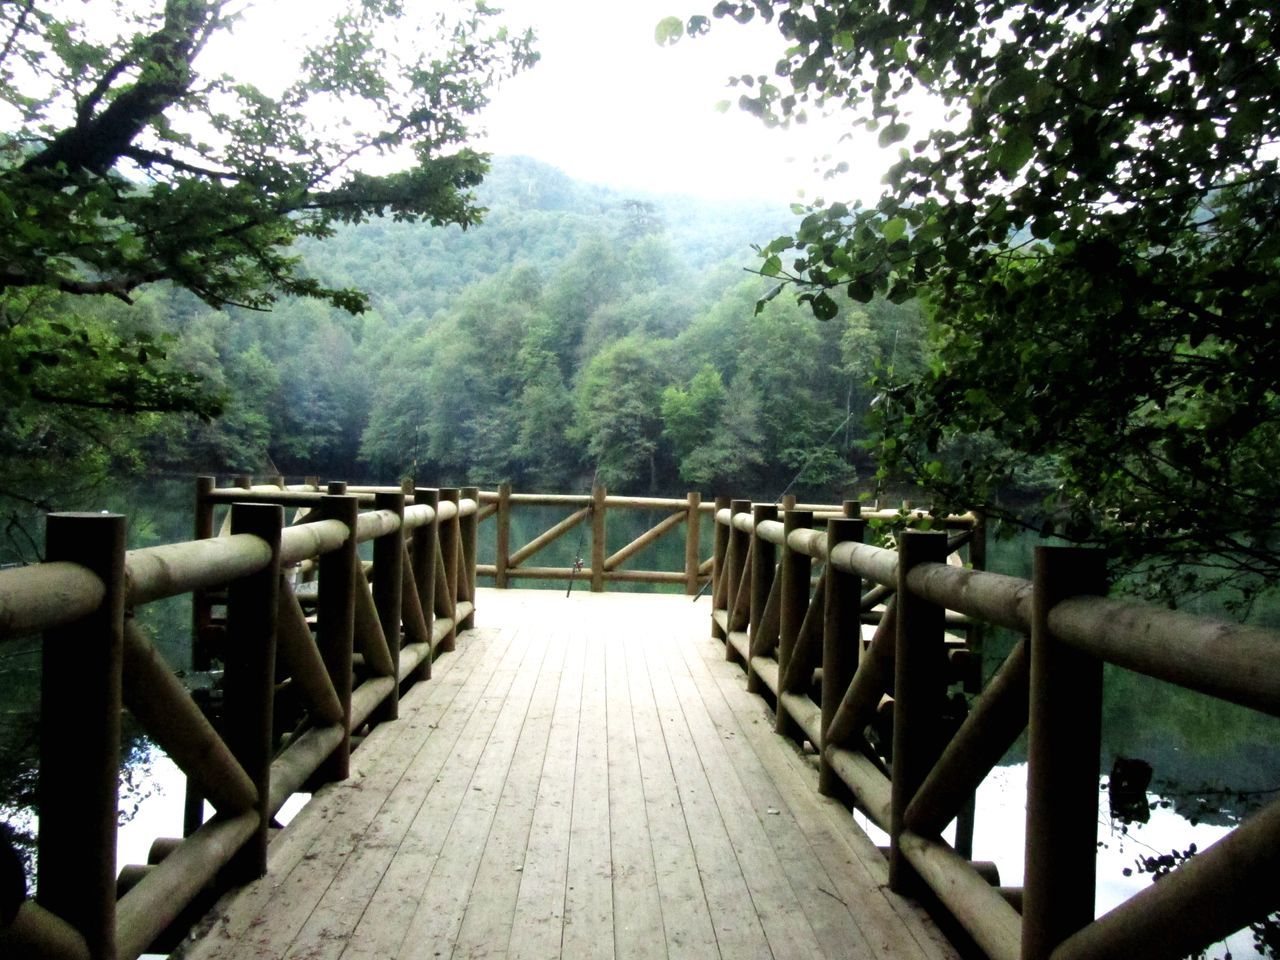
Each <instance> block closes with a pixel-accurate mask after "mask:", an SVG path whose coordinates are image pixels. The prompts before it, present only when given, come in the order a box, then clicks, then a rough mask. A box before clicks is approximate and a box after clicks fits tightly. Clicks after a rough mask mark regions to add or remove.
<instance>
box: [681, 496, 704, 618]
mask: <svg viewBox="0 0 1280 960" xmlns="http://www.w3.org/2000/svg"><path fill="white" fill-rule="evenodd" d="M686 501H687V503H688V506H687V507H686V508H685V509H686V511H687V515H686V517H685V523H684V525H685V531H684V592H685V596H689V597H696V596H697V595H698V591H699V589H700V584H699V583H698V579H699V578H698V567H699V566H700V565H701V563H702V560H701V558H700V554H701V552H702V494H700V493H697V492H696V491H690V493H689V494H688V495H687V497H686Z"/></svg>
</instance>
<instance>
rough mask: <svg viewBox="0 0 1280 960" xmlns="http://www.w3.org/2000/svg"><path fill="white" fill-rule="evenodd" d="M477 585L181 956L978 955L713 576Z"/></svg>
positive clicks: (918, 959)
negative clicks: (866, 828)
mask: <svg viewBox="0 0 1280 960" xmlns="http://www.w3.org/2000/svg"><path fill="white" fill-rule="evenodd" d="M476 606H477V609H478V610H479V611H480V613H479V615H478V624H479V627H478V629H476V630H473V631H469V632H467V633H464V634H463V635H462V637H461V639H460V642H459V644H458V649H457V651H456V652H452V653H446V654H444V655H443V656H442V657H441V658H440V659H439V660H437V662H436V664H435V675H434V678H433V679H432V681H431V682H429V683H425V684H418V685H417V686H415V687H413V688H412V689H411V690H410V691H409V693H408V694H407V695H406V696H405V698H404V699H403V700H402V701H401V705H400V719H399V720H398V721H396V722H393V723H387V724H382V725H380V726H378V727H376V728H375V729H374V731H373V732H372V733H371V734H370V736H369V737H368V739H367V740H366V741H365V743H364V744H363V745H362V746H361V748H360V750H359V751H357V752H356V753H355V754H354V755H353V758H352V775H351V777H350V778H349V779H347V780H346V781H343V782H339V783H334V784H331V785H328V786H325V787H323V788H322V789H321V790H320V792H319V793H318V794H317V795H316V797H315V798H314V799H313V801H312V802H311V803H309V804H308V805H307V806H306V807H305V808H304V809H303V810H302V812H301V813H300V814H299V815H298V816H297V817H296V819H295V820H294V821H293V822H292V823H290V825H289V826H288V827H287V828H286V829H285V830H284V831H283V833H282V834H281V835H280V836H279V837H277V838H276V840H275V841H274V842H273V843H272V845H271V854H270V866H269V870H268V873H267V874H266V876H264V877H263V878H261V879H259V880H258V881H256V882H254V883H252V884H250V885H248V886H247V887H243V888H241V889H239V890H236V891H234V892H232V893H230V894H228V895H227V896H226V897H225V898H224V899H223V901H221V902H220V903H219V905H218V907H217V908H216V909H215V911H214V912H213V913H212V914H211V915H210V917H209V918H208V919H207V921H206V922H205V924H204V925H203V927H202V928H201V929H199V930H198V931H197V934H196V936H197V937H198V938H197V939H193V940H191V941H188V943H187V945H186V946H185V948H184V950H183V951H181V952H182V954H183V955H185V956H187V957H192V958H202V960H204V958H216V957H227V958H232V957H234V958H243V957H263V958H268V957H280V958H286V957H287V958H308V960H313V958H330V957H332V958H338V957H342V958H356V957H369V958H380V960H382V958H391V957H398V958H409V957H425V958H436V957H444V958H448V957H456V958H472V957H475V958H479V957H512V958H515V957H520V958H548V957H569V958H591V957H614V956H616V957H638V958H649V957H672V958H676V957H679V958H685V957H688V958H700V957H732V958H735V960H738V958H765V957H778V958H782V957H835V958H895V960H896V958H902V960H924V958H945V957H954V956H956V954H955V951H954V949H953V948H952V947H951V946H949V945H948V944H947V943H946V941H945V940H944V939H943V938H942V936H941V935H940V934H939V933H938V931H937V930H936V929H935V928H934V927H933V925H932V923H931V921H929V920H928V919H927V918H926V917H925V915H924V913H923V911H922V910H920V909H919V908H918V907H916V906H915V905H914V904H912V903H910V902H908V901H906V900H903V899H902V898H900V897H898V896H897V895H895V894H893V893H892V892H890V891H889V890H888V889H887V888H886V886H885V884H886V879H887V874H886V867H885V861H884V858H883V857H882V856H881V855H880V853H879V852H878V851H877V850H876V849H875V848H874V846H872V844H871V843H870V841H869V840H867V838H866V837H865V836H864V835H863V834H862V833H861V832H860V831H859V830H858V829H857V828H856V827H855V826H854V824H853V822H852V820H851V818H850V816H849V814H848V812H847V811H846V810H845V809H844V808H843V807H842V806H840V805H839V804H837V803H835V802H833V801H829V800H827V799H825V798H823V797H821V796H819V795H818V793H817V791H816V777H815V775H814V773H813V766H812V763H811V761H810V760H808V759H807V758H805V757H804V756H802V755H800V754H799V753H798V752H797V750H796V749H795V747H794V746H793V745H792V744H791V743H789V742H788V741H785V740H783V739H782V738H780V737H778V736H777V735H775V734H774V732H773V727H772V722H771V719H770V718H769V717H768V715H767V713H766V710H765V707H764V706H763V703H762V701H761V700H760V699H759V698H757V697H755V696H753V695H750V694H748V693H746V692H745V690H744V682H743V673H742V671H741V669H740V668H739V667H737V666H735V665H732V664H729V663H726V662H725V660H724V647H723V645H722V644H720V643H717V642H715V641H713V640H711V639H710V629H709V627H710V616H709V613H710V604H709V603H708V602H707V601H706V600H705V599H704V600H703V601H702V602H700V603H697V604H694V603H691V602H690V601H689V598H688V597H676V596H654V595H642V596H638V595H628V594H589V593H586V592H585V591H584V592H575V593H574V595H573V596H572V597H570V598H568V599H566V598H565V596H564V594H563V593H562V592H559V591H531V590H503V591H498V590H483V591H481V597H480V598H479V602H478V603H477V605H476Z"/></svg>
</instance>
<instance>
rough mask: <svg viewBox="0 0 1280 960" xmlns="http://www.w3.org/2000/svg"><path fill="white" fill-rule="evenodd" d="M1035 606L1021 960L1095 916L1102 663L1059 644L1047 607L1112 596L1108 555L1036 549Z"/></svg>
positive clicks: (1036, 959) (1039, 959)
mask: <svg viewBox="0 0 1280 960" xmlns="http://www.w3.org/2000/svg"><path fill="white" fill-rule="evenodd" d="M1034 582H1035V586H1034V589H1033V593H1032V606H1031V706H1030V713H1029V730H1028V740H1027V846H1026V867H1025V872H1024V881H1023V882H1024V889H1023V897H1022V917H1023V920H1022V957H1023V960H1044V958H1047V957H1048V956H1049V954H1051V953H1052V952H1053V950H1054V948H1055V947H1057V945H1058V944H1059V943H1061V942H1062V941H1063V940H1065V939H1066V938H1067V937H1069V936H1070V935H1071V934H1073V933H1075V932H1076V931H1077V930H1079V929H1080V928H1081V927H1083V926H1085V925H1086V924H1088V923H1090V922H1091V921H1092V920H1093V901H1094V887H1095V880H1094V877H1095V870H1096V863H1095V861H1096V859H1097V853H1098V848H1097V842H1098V755H1099V752H1100V750H1101V744H1102V662H1101V661H1100V660H1098V659H1096V658H1094V657H1091V656H1089V655H1088V654H1086V653H1082V652H1080V651H1078V650H1074V649H1072V648H1071V647H1068V646H1067V645H1066V644H1064V643H1061V642H1060V641H1058V640H1057V639H1056V638H1055V637H1054V636H1053V635H1052V634H1051V633H1050V631H1049V611H1050V610H1051V609H1052V608H1053V607H1054V606H1055V605H1056V604H1057V603H1059V602H1061V601H1062V600H1065V599H1067V598H1068V597H1073V596H1079V595H1081V594H1102V593H1104V592H1105V590H1106V560H1105V557H1104V556H1103V554H1102V553H1100V552H1098V551H1093V550H1082V549H1079V548H1074V547H1037V548H1036V553H1035V574H1034Z"/></svg>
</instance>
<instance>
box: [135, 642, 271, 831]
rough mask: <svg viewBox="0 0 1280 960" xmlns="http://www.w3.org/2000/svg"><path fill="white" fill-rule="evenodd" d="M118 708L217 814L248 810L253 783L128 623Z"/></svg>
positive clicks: (253, 800)
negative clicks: (121, 698)
mask: <svg viewBox="0 0 1280 960" xmlns="http://www.w3.org/2000/svg"><path fill="white" fill-rule="evenodd" d="M123 654H124V676H123V695H124V705H125V706H126V707H128V709H129V712H130V713H132V714H133V715H134V717H136V718H137V719H138V722H140V723H141V724H142V726H143V728H144V729H145V730H146V731H147V735H148V736H149V737H151V739H153V740H154V741H155V742H156V743H157V744H158V745H159V746H160V748H161V749H162V750H164V752H165V753H167V754H168V755H169V757H170V758H171V759H172V760H173V762H174V763H176V764H177V765H178V766H179V767H180V768H181V769H182V772H183V773H185V774H186V775H187V778H188V779H189V780H192V781H194V783H195V785H196V788H197V789H198V790H199V792H200V794H201V795H202V796H203V797H207V798H208V799H209V801H210V802H211V803H212V804H213V805H214V808H215V809H217V810H218V811H219V812H220V813H223V814H238V813H243V812H244V811H246V810H252V809H253V808H254V807H255V806H256V805H257V802H258V791H257V788H256V787H255V786H254V784H253V781H252V780H251V779H250V778H249V775H248V774H247V773H246V772H245V770H244V768H243V767H242V766H240V764H239V762H238V761H237V760H236V758H235V756H234V755H233V754H232V753H231V750H230V749H229V748H228V747H227V745H226V744H225V743H224V742H223V740H222V738H221V737H219V736H218V734H217V731H215V730H214V729H213V724H211V723H210V722H209V720H208V718H206V717H205V715H204V714H203V713H202V712H201V711H200V708H199V707H197V706H196V704H195V702H194V701H193V700H192V699H191V696H190V695H189V694H188V693H187V691H186V689H185V688H184V687H183V686H182V681H180V680H179V679H178V678H177V677H176V676H174V674H173V671H172V670H170V669H169V665H168V664H167V663H165V662H164V660H163V658H161V656H160V654H159V653H158V652H156V649H155V647H153V646H152V645H151V641H150V640H148V639H147V638H146V636H145V635H144V634H143V632H142V630H141V629H139V627H138V626H137V624H136V623H135V622H134V621H133V620H132V619H130V620H128V621H126V622H125V626H124V646H123Z"/></svg>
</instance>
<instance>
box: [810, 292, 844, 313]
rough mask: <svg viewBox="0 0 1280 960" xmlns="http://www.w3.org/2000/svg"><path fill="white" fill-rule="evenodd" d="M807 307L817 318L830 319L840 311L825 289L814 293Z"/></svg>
mask: <svg viewBox="0 0 1280 960" xmlns="http://www.w3.org/2000/svg"><path fill="white" fill-rule="evenodd" d="M809 307H810V309H811V310H813V315H814V316H815V317H817V318H818V319H819V320H831V319H834V318H835V316H836V315H837V314H838V313H839V312H840V307H839V306H838V305H837V304H836V302H835V300H833V299H832V298H831V295H830V294H829V293H827V291H825V290H823V291H821V292H820V293H818V294H816V295H815V296H814V298H813V300H812V301H811V302H810V303H809Z"/></svg>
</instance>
